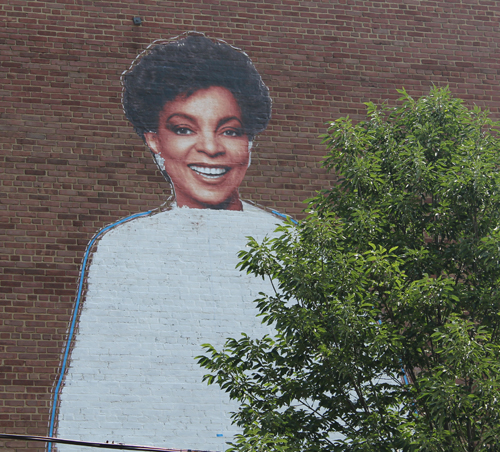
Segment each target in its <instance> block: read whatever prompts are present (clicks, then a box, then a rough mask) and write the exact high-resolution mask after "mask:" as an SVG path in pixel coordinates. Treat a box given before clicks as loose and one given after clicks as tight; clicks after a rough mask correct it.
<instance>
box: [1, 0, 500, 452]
mask: <svg viewBox="0 0 500 452" xmlns="http://www.w3.org/2000/svg"><path fill="white" fill-rule="evenodd" d="M5 3H7V2H2V6H1V11H2V13H1V14H2V19H3V20H2V24H3V26H2V28H0V54H1V65H0V71H1V75H2V77H1V79H2V86H1V88H0V90H1V91H0V118H1V121H0V128H1V134H0V149H1V158H0V162H1V166H2V170H3V171H2V177H1V185H2V189H1V191H0V214H1V219H0V222H1V231H0V233H1V234H2V244H3V246H2V251H1V256H0V261H1V268H0V283H1V288H0V292H1V298H0V325H1V326H0V346H1V349H0V350H1V357H2V363H1V367H0V380H1V385H0V427H1V428H0V431H1V432H9V433H19V434H32V435H46V434H47V432H48V422H49V410H50V407H51V399H52V396H53V389H54V383H55V381H56V379H57V376H58V373H59V365H60V359H61V353H62V350H63V347H64V345H65V335H66V332H67V328H68V322H69V319H70V315H71V312H72V307H73V303H74V296H75V292H76V284H77V279H78V270H79V266H80V264H81V261H82V257H83V252H84V250H85V247H86V244H87V243H88V241H89V239H90V238H91V237H92V235H93V234H94V233H95V232H96V231H97V230H99V229H100V228H101V227H102V226H104V225H106V224H109V223H111V222H114V221H115V220H117V219H119V218H121V217H124V216H127V215H129V214H131V213H136V212H141V211H145V210H148V209H153V208H155V207H157V206H159V205H160V204H161V203H162V202H164V201H165V199H166V198H167V197H168V196H169V194H170V192H169V189H168V187H167V185H166V183H165V182H164V181H163V179H162V177H161V175H160V174H159V173H158V171H157V170H156V167H155V165H154V164H153V161H152V159H151V157H150V155H149V153H148V152H147V151H146V149H145V147H144V145H143V144H142V142H141V140H140V139H139V138H138V137H137V136H136V135H135V133H134V132H133V130H132V128H131V126H130V125H129V124H128V123H127V121H126V120H125V118H124V115H123V112H122V109H121V104H120V94H121V87H120V74H121V73H122V71H124V70H125V69H127V68H128V66H129V64H130V62H131V60H132V59H133V58H134V57H135V56H136V54H137V53H138V52H140V51H141V50H143V49H144V48H145V47H146V46H147V45H148V44H149V43H150V42H151V41H153V40H154V39H159V38H169V37H173V36H175V35H178V34H180V33H182V32H185V31H190V30H196V31H201V32H205V33H207V34H208V35H209V36H210V37H214V38H222V39H225V40H226V41H227V42H229V43H230V44H232V45H236V46H238V47H240V48H242V49H243V50H245V51H246V52H247V53H248V54H249V55H250V57H251V58H252V60H253V61H254V63H255V65H256V67H257V69H258V70H259V71H260V73H261V75H262V77H263V79H264V82H265V83H266V84H267V85H268V87H269V88H270V90H271V94H272V97H273V99H274V107H273V119H272V121H271V123H270V126H269V128H268V130H267V131H266V132H265V133H264V134H263V135H262V136H261V137H260V138H259V139H258V142H257V146H256V147H254V153H253V162H252V166H251V168H250V170H249V171H248V174H247V177H246V179H245V181H244V183H243V186H242V187H241V194H242V196H243V197H244V198H246V199H252V200H254V201H256V202H258V203H261V204H262V205H265V206H269V207H273V208H277V209H278V210H280V211H282V212H286V213H288V214H292V215H299V214H300V211H301V210H302V208H303V207H302V204H301V201H302V200H303V199H306V198H308V197H309V196H310V195H311V194H313V193H314V191H315V190H317V189H319V188H321V187H324V186H327V185H328V184H330V183H332V182H333V181H334V177H333V176H329V175H326V174H325V173H324V171H323V170H321V169H320V160H321V156H322V155H323V153H324V148H323V147H322V146H321V144H320V139H319V138H318V135H319V134H320V133H322V132H323V131H324V123H325V122H326V121H328V120H331V119H335V118H338V117H340V116H343V115H347V114H349V115H351V116H352V117H353V118H354V119H359V118H362V117H363V112H364V106H363V102H366V101H368V100H372V101H374V102H376V103H381V102H383V101H386V100H387V101H388V102H389V103H390V104H392V103H393V101H394V99H396V98H397V97H398V94H397V93H396V91H395V90H396V88H400V87H403V86H404V87H405V88H406V89H407V91H409V93H410V94H412V95H415V96H419V95H421V94H423V93H426V92H427V91H428V89H429V87H430V86H431V85H432V84H435V85H439V86H443V85H449V86H450V88H451V91H452V92H453V93H454V94H456V95H457V96H459V97H462V98H463V99H465V100H467V101H468V102H469V103H470V104H473V103H475V104H477V105H480V106H481V107H486V108H489V109H490V110H491V113H492V116H493V117H495V118H496V119H500V113H499V105H500V90H499V89H498V82H499V78H500V75H499V63H498V59H499V57H500V50H499V45H500V35H499V32H498V23H499V19H500V17H499V16H500V3H498V2H497V1H494V0H491V1H486V0H451V1H450V0H448V1H423V0H422V1H418V0H399V1H385V2H381V1H363V0H331V1H325V0H321V1H320V0H312V1H298V0H280V1H266V2H254V1H236V0H235V1H227V0H203V1H200V0H196V1H185V2H177V1H162V0H157V1H154V0H141V2H138V1H136V2H133V1H127V0H121V1H119V2H118V1H100V0H59V1H54V2H50V1H45V0H37V1H22V0H9V4H8V5H7V4H5ZM134 16H140V17H141V18H142V20H143V24H142V25H141V26H134V25H133V23H132V18H133V17H134ZM0 447H3V449H2V450H17V451H21V450H43V449H44V446H43V445H41V444H39V443H27V442H22V441H4V442H1V441H0Z"/></svg>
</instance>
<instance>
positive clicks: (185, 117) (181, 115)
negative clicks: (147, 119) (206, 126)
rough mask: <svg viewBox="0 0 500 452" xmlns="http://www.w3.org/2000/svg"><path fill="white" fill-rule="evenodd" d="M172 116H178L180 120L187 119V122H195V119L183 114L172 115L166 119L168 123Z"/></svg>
mask: <svg viewBox="0 0 500 452" xmlns="http://www.w3.org/2000/svg"><path fill="white" fill-rule="evenodd" d="M174 116H180V117H181V118H184V119H187V120H188V121H191V122H196V119H194V118H193V117H192V116H189V115H186V114H185V113H172V114H171V115H170V116H169V117H168V118H167V121H166V122H168V121H170V120H171V119H172V118H173V117H174Z"/></svg>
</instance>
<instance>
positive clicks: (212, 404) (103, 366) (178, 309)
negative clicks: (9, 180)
mask: <svg viewBox="0 0 500 452" xmlns="http://www.w3.org/2000/svg"><path fill="white" fill-rule="evenodd" d="M277 223H279V220H278V219H277V218H276V217H275V216H273V215H272V214H270V213H267V212H265V211H262V210H261V209H258V208H256V207H253V206H251V205H249V204H246V203H245V204H244V211H243V212H234V211H214V210H199V209H187V208H174V209H172V210H170V211H166V212H162V213H159V214H156V215H153V216H150V217H142V218H137V219H135V220H133V221H130V222H128V223H125V224H123V225H120V226H118V227H116V228H114V229H112V230H111V231H110V232H108V233H106V234H105V235H104V236H103V237H102V238H101V239H100V241H99V243H98V247H97V250H96V252H95V253H94V255H93V260H92V264H91V266H90V270H89V272H88V291H87V295H86V298H85V301H84V302H83V307H82V312H81V316H80V320H79V327H78V334H77V336H76V338H75V343H74V348H73V351H72V354H71V360H70V365H69V369H68V372H67V375H66V378H65V384H64V387H63V390H62V393H61V396H60V410H59V417H58V430H57V434H58V436H59V437H61V438H71V439H80V440H87V441H102V442H105V441H109V442H111V441H115V442H122V443H128V444H146V445H154V446H161V447H171V448H182V449H188V448H190V449H202V450H224V449H225V448H226V446H225V444H224V443H225V442H226V441H230V440H232V438H233V435H234V433H235V432H237V429H236V428H235V427H233V426H231V422H230V415H229V413H230V411H234V410H236V408H237V404H235V403H234V402H230V401H229V398H228V396H227V395H226V394H225V393H224V392H222V391H221V390H220V389H219V387H218V386H207V385H206V384H205V383H202V381H201V380H202V377H203V374H204V373H205V372H204V370H203V369H201V368H200V367H199V366H198V365H197V363H196V360H195V359H194V357H195V356H197V355H200V354H202V353H203V350H202V348H201V344H203V343H211V344H212V345H214V346H215V347H217V348H221V347H222V345H223V343H224V342H225V340H226V338H227V337H239V336H240V334H241V333H242V332H246V333H248V334H250V335H251V336H262V335H263V334H265V333H266V332H269V329H268V327H264V326H263V325H261V324H260V320H259V319H257V318H256V317H255V316H256V313H257V310H256V308H255V306H254V303H253V300H255V299H256V298H258V296H259V295H258V294H259V292H262V291H264V292H266V291H267V292H270V291H271V290H272V288H271V285H270V283H269V282H268V281H263V280H262V279H260V278H255V277H253V276H250V275H246V274H245V273H243V272H240V271H238V270H236V269H235V266H236V264H237V263H238V258H237V253H238V251H240V250H241V249H243V248H244V247H245V244H246V237H247V236H253V237H255V238H256V239H257V240H259V241H260V240H262V239H263V238H264V237H265V236H266V235H272V234H273V231H274V229H275V227H276V224H277ZM220 434H222V435H223V436H222V437H221V436H217V435H220ZM57 448H58V450H59V451H64V452H66V451H68V452H69V451H77V450H82V451H83V450H85V448H81V449H80V448H78V447H76V446H62V445H59V446H58V447H57Z"/></svg>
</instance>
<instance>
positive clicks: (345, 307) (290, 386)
mask: <svg viewBox="0 0 500 452" xmlns="http://www.w3.org/2000/svg"><path fill="white" fill-rule="evenodd" d="M400 93H401V94H402V97H401V99H400V101H399V102H400V106H398V107H397V108H395V109H389V108H388V107H386V106H382V107H381V108H377V107H376V106H375V105H374V104H373V103H368V104H367V115H368V120H367V121H365V122H361V123H358V124H353V123H352V122H351V120H350V119H349V118H342V119H339V120H337V121H335V122H332V123H331V124H330V126H329V129H328V134H327V135H325V137H324V143H326V145H327V147H328V155H327V157H326V158H325V160H324V165H325V167H326V168H328V169H329V170H334V171H336V172H337V174H339V175H340V180H339V183H338V184H337V185H336V186H334V187H332V188H329V189H327V190H324V191H323V192H321V193H319V194H318V196H316V197H315V198H314V199H312V200H309V210H310V214H309V216H308V217H307V218H306V219H305V220H304V221H301V222H299V223H298V224H294V223H292V222H291V221H288V222H287V223H285V224H284V225H283V226H280V227H279V232H280V235H279V237H278V238H274V239H268V240H265V241H264V242H263V243H257V242H256V241H255V240H253V239H250V241H249V243H248V248H247V250H245V251H242V252H241V253H240V258H241V262H240V264H239V265H240V268H241V269H242V270H246V271H247V272H249V273H253V274H254V275H255V276H260V277H263V278H269V279H270V280H271V281H273V284H274V287H275V292H274V293H271V294H261V297H260V299H258V300H256V303H257V306H258V308H259V311H260V315H261V316H262V320H263V322H266V323H268V324H270V325H273V326H274V328H275V331H276V333H275V335H274V336H273V337H271V336H266V337H264V338H250V337H248V336H246V335H244V334H243V335H242V337H241V338H233V339H228V341H227V343H226V345H225V347H224V349H223V350H220V351H217V350H215V349H214V348H213V347H211V346H210V345H205V347H206V351H207V356H204V357H200V358H199V363H200V364H201V365H202V366H203V367H205V368H206V369H207V370H208V371H209V372H210V374H208V375H207V376H206V377H205V378H206V379H207V381H208V383H210V384H211V383H216V384H218V385H219V386H220V387H221V388H222V389H223V390H225V391H227V392H228V393H229V395H230V397H231V398H232V399H236V400H238V401H239V402H240V408H239V410H238V411H237V412H236V413H234V414H233V421H234V423H235V424H237V425H238V426H240V427H242V428H243V434H242V435H241V436H240V437H239V439H238V441H237V442H236V444H234V445H233V447H234V449H235V450H237V451H259V450H266V451H282V450H286V451H319V450H323V451H396V450H398V451H399V450H401V451H417V450H418V451H468V452H470V451H486V450H499V447H500V446H498V444H499V440H498V437H499V434H500V336H499V334H500V331H499V327H500V295H499V286H500V285H499V283H500V175H499V171H498V170H499V158H500V157H499V156H500V139H499V138H498V136H497V134H496V128H497V127H498V124H497V123H493V122H492V121H491V120H489V119H488V112H481V111H480V109H479V108H474V109H472V110H470V109H468V108H467V107H466V106H465V105H464V104H463V102H462V101H460V100H459V99H455V98H453V97H452V96H451V95H450V92H449V90H448V89H437V88H434V89H432V90H431V92H430V94H429V95H428V96H425V97H422V98H420V99H418V100H414V99H412V98H411V97H410V96H409V95H408V94H407V93H406V92H405V91H404V90H401V91H400Z"/></svg>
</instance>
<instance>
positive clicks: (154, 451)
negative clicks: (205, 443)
mask: <svg viewBox="0 0 500 452" xmlns="http://www.w3.org/2000/svg"><path fill="white" fill-rule="evenodd" d="M0 438H7V439H18V440H24V441H43V442H46V443H61V444H73V445H75V446H84V447H100V448H104V449H120V450H141V451H142V450H143V451H149V452H209V451H202V450H196V449H168V448H167V449H166V448H164V447H153V446H136V445H133V444H121V443H119V444H115V443H94V442H91V441H77V440H75V439H63V438H53V437H52V436H31V435H11V434H8V433H0Z"/></svg>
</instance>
